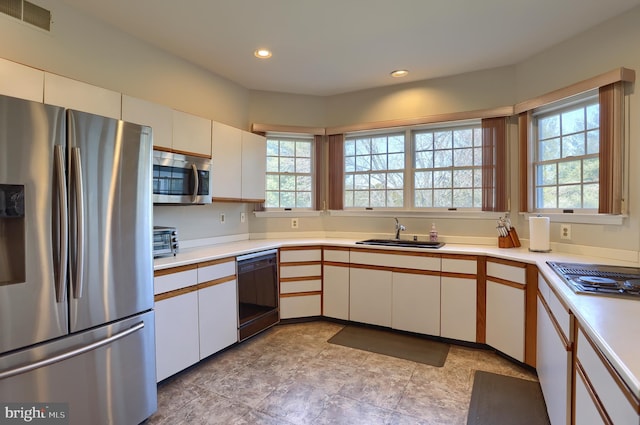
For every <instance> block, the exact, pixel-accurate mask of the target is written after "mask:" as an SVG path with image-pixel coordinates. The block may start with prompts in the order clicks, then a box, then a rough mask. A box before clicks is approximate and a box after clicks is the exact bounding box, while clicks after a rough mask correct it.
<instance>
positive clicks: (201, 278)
mask: <svg viewBox="0 0 640 425" xmlns="http://www.w3.org/2000/svg"><path fill="white" fill-rule="evenodd" d="M205 264H206V263H205ZM235 274H236V261H235V260H234V259H231V260H228V261H225V262H219V263H217V264H212V265H208V266H200V265H199V266H198V283H203V282H209V281H212V280H216V279H220V278H223V277H228V276H234V275H235Z"/></svg>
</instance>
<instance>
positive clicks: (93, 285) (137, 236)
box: [67, 111, 153, 333]
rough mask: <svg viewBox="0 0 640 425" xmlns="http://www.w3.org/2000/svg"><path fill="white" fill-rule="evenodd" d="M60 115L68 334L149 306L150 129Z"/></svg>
mask: <svg viewBox="0 0 640 425" xmlns="http://www.w3.org/2000/svg"><path fill="white" fill-rule="evenodd" d="M67 113H68V123H67V125H68V128H69V131H68V133H69V139H68V143H69V155H67V157H68V164H67V165H68V166H67V169H68V170H69V177H68V180H69V215H70V224H69V228H70V237H69V246H70V251H69V277H70V288H69V308H70V315H69V318H70V319H69V320H70V328H71V332H72V333H73V332H77V331H80V330H83V329H88V328H91V327H93V326H97V325H100V324H102V323H108V322H112V321H114V320H118V319H121V318H124V317H128V316H131V315H133V314H136V313H138V312H142V311H145V310H149V309H151V308H153V273H152V270H153V252H152V246H151V242H152V217H151V213H150V211H151V205H152V203H151V202H152V201H151V199H152V194H151V170H152V164H151V144H152V140H151V129H150V128H149V127H144V126H139V125H137V124H131V123H126V122H123V121H118V120H114V119H110V118H104V117H100V116H97V115H92V114H88V113H84V112H78V111H67Z"/></svg>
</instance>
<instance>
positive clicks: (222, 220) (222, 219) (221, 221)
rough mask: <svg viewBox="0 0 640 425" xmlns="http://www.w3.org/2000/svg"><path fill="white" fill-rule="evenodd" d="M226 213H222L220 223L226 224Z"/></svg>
mask: <svg viewBox="0 0 640 425" xmlns="http://www.w3.org/2000/svg"><path fill="white" fill-rule="evenodd" d="M224 221H225V220H224V213H220V223H223V224H224Z"/></svg>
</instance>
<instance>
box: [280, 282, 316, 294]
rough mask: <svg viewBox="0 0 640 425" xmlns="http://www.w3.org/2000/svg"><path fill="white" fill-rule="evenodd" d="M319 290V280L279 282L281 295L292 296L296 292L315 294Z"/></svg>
mask: <svg viewBox="0 0 640 425" xmlns="http://www.w3.org/2000/svg"><path fill="white" fill-rule="evenodd" d="M321 290H322V281H321V280H320V279H313V280H296V281H291V282H280V293H281V294H292V293H296V292H316V291H321Z"/></svg>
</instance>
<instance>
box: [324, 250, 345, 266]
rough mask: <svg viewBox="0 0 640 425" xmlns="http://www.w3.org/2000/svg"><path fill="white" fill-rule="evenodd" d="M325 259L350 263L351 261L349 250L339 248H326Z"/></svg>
mask: <svg viewBox="0 0 640 425" xmlns="http://www.w3.org/2000/svg"><path fill="white" fill-rule="evenodd" d="M324 261H333V262H336V263H348V262H349V251H348V250H337V249H325V250H324Z"/></svg>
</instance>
